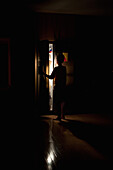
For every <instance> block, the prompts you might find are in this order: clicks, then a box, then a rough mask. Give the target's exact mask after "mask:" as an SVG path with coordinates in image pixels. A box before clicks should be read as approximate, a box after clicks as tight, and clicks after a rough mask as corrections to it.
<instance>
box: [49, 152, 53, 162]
mask: <svg viewBox="0 0 113 170" xmlns="http://www.w3.org/2000/svg"><path fill="white" fill-rule="evenodd" d="M50 157H51V159H52V161H54V154H53V152H51V153H50Z"/></svg>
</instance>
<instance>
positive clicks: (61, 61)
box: [57, 53, 64, 63]
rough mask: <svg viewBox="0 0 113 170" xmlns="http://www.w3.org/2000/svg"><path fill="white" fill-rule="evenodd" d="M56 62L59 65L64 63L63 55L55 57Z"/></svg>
mask: <svg viewBox="0 0 113 170" xmlns="http://www.w3.org/2000/svg"><path fill="white" fill-rule="evenodd" d="M57 61H58V62H59V63H63V62H64V55H63V54H62V53H59V54H58V56H57Z"/></svg>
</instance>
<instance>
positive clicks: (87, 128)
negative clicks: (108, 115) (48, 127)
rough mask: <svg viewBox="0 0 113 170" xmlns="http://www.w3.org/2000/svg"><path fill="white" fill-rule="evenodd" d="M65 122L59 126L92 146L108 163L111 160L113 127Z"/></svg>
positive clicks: (112, 156) (112, 154) (112, 158)
mask: <svg viewBox="0 0 113 170" xmlns="http://www.w3.org/2000/svg"><path fill="white" fill-rule="evenodd" d="M66 120H67V121H66V122H65V121H62V122H60V124H61V125H62V126H64V127H65V128H67V129H69V130H70V131H71V132H72V133H73V134H74V135H75V136H76V137H78V138H80V139H82V140H84V141H86V142H87V143H88V144H90V145H91V146H93V147H94V148H95V149H96V150H98V151H99V152H100V153H102V154H103V155H104V156H105V157H106V158H107V160H108V161H111V160H113V137H112V135H113V127H108V126H104V125H94V124H89V123H84V122H80V121H75V120H68V119H66Z"/></svg>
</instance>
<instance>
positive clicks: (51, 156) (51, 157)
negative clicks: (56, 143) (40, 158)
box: [47, 151, 54, 164]
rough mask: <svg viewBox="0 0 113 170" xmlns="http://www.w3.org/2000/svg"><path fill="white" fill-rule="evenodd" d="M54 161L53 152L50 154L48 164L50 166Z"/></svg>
mask: <svg viewBox="0 0 113 170" xmlns="http://www.w3.org/2000/svg"><path fill="white" fill-rule="evenodd" d="M52 161H54V154H53V152H52V151H51V152H50V154H49V155H48V158H47V163H48V164H51V163H52Z"/></svg>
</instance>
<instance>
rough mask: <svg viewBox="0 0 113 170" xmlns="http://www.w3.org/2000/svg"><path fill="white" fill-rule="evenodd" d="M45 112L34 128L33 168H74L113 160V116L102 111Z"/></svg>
mask: <svg viewBox="0 0 113 170" xmlns="http://www.w3.org/2000/svg"><path fill="white" fill-rule="evenodd" d="M55 118H56V116H55V115H42V116H41V117H40V123H39V122H38V125H39V124H40V125H39V126H38V125H37V126H36V127H37V128H36V129H35V132H37V134H36V135H37V137H36V141H35V145H36V147H34V148H35V151H34V168H35V169H38V168H39V169H40V170H54V169H55V170H57V169H58V170H59V169H66V168H67V169H72V168H71V166H73V168H74V169H76V168H77V165H79V167H80V166H82V165H86V166H87V165H89V162H90V163H91V162H93V164H94V165H96V163H101V164H102V165H103V163H106V164H107V166H108V165H111V164H112V161H113V139H112V136H113V117H112V115H102V114H76V115H66V116H65V120H64V119H62V120H61V121H58V120H55Z"/></svg>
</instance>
